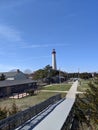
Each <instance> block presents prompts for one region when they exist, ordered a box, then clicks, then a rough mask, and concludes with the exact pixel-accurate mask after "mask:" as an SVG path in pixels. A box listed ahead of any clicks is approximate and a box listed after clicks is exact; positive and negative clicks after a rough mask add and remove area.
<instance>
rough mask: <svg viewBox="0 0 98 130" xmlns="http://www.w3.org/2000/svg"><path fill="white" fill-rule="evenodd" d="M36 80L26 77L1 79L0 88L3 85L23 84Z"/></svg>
mask: <svg viewBox="0 0 98 130" xmlns="http://www.w3.org/2000/svg"><path fill="white" fill-rule="evenodd" d="M34 82H36V81H34V80H31V79H25V80H4V81H0V88H1V87H8V86H15V85H22V84H29V83H34Z"/></svg>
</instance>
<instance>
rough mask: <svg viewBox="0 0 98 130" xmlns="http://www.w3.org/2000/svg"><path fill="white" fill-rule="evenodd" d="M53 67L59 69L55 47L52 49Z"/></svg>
mask: <svg viewBox="0 0 98 130" xmlns="http://www.w3.org/2000/svg"><path fill="white" fill-rule="evenodd" d="M52 69H54V70H57V65H56V51H55V49H53V51H52Z"/></svg>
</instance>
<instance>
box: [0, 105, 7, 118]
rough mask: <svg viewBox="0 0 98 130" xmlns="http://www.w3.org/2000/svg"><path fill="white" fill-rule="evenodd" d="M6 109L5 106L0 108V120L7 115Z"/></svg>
mask: <svg viewBox="0 0 98 130" xmlns="http://www.w3.org/2000/svg"><path fill="white" fill-rule="evenodd" d="M7 113H8V110H7V108H6V107H4V108H0V120H2V119H4V118H6V117H7Z"/></svg>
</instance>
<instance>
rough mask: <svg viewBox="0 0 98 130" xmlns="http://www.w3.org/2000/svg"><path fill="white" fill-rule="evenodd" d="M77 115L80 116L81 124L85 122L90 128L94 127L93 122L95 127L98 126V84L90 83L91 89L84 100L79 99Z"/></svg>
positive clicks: (76, 107) (76, 108)
mask: <svg viewBox="0 0 98 130" xmlns="http://www.w3.org/2000/svg"><path fill="white" fill-rule="evenodd" d="M81 113H82V116H81ZM75 114H76V115H77V116H78V118H79V121H80V122H81V124H82V123H83V122H85V123H86V124H87V125H88V126H90V127H92V122H93V126H96V124H98V84H96V82H90V83H89V89H87V91H86V93H84V96H83V97H82V98H81V97H79V96H78V97H77V100H76V103H75ZM94 130H96V128H94Z"/></svg>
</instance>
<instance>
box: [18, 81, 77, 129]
mask: <svg viewBox="0 0 98 130" xmlns="http://www.w3.org/2000/svg"><path fill="white" fill-rule="evenodd" d="M77 87H78V81H75V82H74V83H73V85H72V87H71V88H70V90H69V91H68V93H67V95H66V99H65V100H63V101H62V102H61V103H60V104H58V105H57V106H56V107H55V108H54V109H53V110H52V111H51V112H50V113H49V114H48V115H47V116H46V117H45V118H43V119H42V120H41V121H40V122H39V123H38V124H37V125H36V126H35V127H34V126H33V125H34V121H33V122H32V119H31V121H29V122H28V123H26V124H25V125H24V126H23V127H22V128H19V129H17V130H61V128H62V126H63V124H64V123H65V121H66V119H67V117H68V115H69V113H70V111H71V109H72V107H73V104H74V102H75V95H76V92H77ZM40 118H41V116H40ZM36 121H38V119H37V120H35V122H36Z"/></svg>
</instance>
